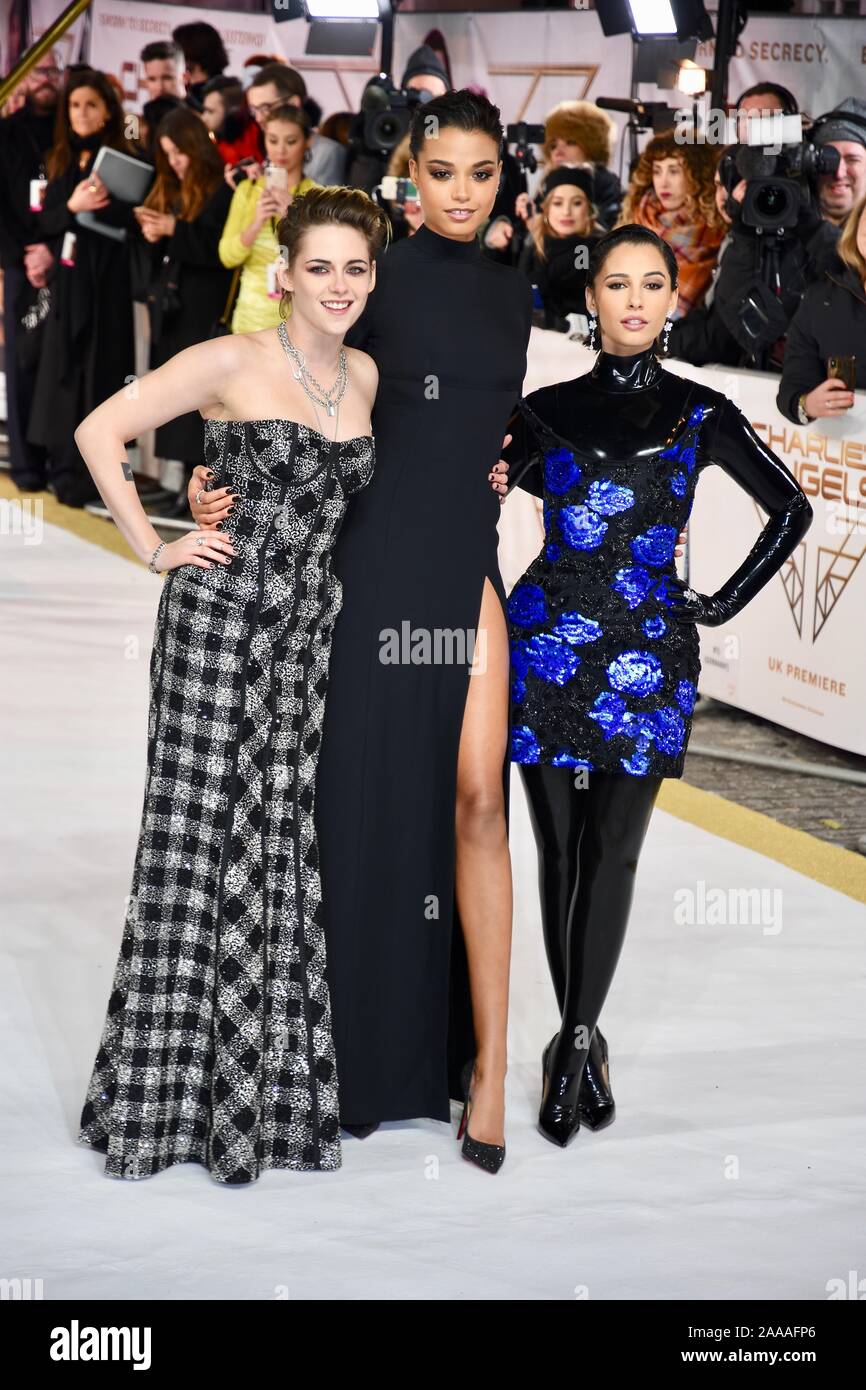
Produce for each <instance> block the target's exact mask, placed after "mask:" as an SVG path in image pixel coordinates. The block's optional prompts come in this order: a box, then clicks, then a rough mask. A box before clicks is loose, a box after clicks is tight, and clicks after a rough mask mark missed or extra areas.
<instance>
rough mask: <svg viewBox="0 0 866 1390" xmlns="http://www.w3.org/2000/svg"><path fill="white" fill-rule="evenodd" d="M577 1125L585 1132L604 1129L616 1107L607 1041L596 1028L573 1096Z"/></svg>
mask: <svg viewBox="0 0 866 1390" xmlns="http://www.w3.org/2000/svg"><path fill="white" fill-rule="evenodd" d="M577 1104H578V1108H579V1110H580V1122H581V1124H584V1125H586V1126H587V1128H588V1129H593V1130H595V1129H604V1128H605V1126H606V1125H609V1124H612V1123H613V1121H614V1119H615V1117H616V1104H615V1103H614V1099H613V1093H612V1091H611V1089H610V1066H609V1062H608V1050H607V1039H606V1038H605V1037H604V1035H603V1033H602V1031H601V1029H600V1028H599V1027H598V1026H596V1028H595V1031H594V1032H593V1035H592V1038H591V1040H590V1044H589V1055H588V1057H587V1059H586V1066H585V1067H584V1069H583V1076H582V1077H581V1079H580V1090H579V1091H578V1094H577Z"/></svg>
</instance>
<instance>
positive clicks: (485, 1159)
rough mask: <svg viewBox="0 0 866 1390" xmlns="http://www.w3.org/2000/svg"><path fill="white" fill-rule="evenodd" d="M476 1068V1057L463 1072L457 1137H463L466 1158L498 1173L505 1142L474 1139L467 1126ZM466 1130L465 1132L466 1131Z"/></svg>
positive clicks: (480, 1166) (463, 1149)
mask: <svg viewBox="0 0 866 1390" xmlns="http://www.w3.org/2000/svg"><path fill="white" fill-rule="evenodd" d="M474 1068H475V1058H474V1057H473V1058H472V1060H471V1061H469V1062H467V1063H466V1065H465V1067H464V1068H463V1071H462V1073H461V1081H462V1084H463V1097H464V1100H463V1114H462V1116H461V1119H460V1128H459V1129H458V1131H457V1139H458V1141H459V1140H460V1138H461V1136H462V1138H463V1147H462V1148H461V1150H460V1152H461V1154H462V1155H463V1157H464V1158H468V1159H469V1162H470V1163H475V1164H477V1166H478V1167H479V1168H483V1169H484V1171H485V1172H486V1173H498V1172H499V1169H500V1168H501V1167H502V1165H503V1163H504V1162H505V1145H504V1144H485V1143H483V1142H482V1141H481V1140H480V1139H473V1138H472V1135H471V1134H470V1133H469V1130H468V1129H467V1128H466V1124H467V1120H468V1118H469V1112H470V1110H471V1108H472V1101H471V1098H470V1095H469V1087H470V1085H471V1082H472V1072H473V1070H474ZM464 1131H465V1133H464Z"/></svg>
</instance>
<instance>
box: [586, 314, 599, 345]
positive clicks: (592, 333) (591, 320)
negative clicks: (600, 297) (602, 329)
mask: <svg viewBox="0 0 866 1390" xmlns="http://www.w3.org/2000/svg"><path fill="white" fill-rule="evenodd" d="M597 323H598V319H597V318H596V316H595V314H590V316H589V337H588V338H587V341H586V346H587V347H588V348H590V350H591V351H593V352H594V351H595V349H596V347H597V346H598V344H597V343H596V341H595V327H596V324H597Z"/></svg>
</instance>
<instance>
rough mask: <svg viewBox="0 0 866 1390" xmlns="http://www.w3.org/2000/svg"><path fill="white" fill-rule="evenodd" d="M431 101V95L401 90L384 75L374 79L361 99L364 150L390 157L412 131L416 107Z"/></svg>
mask: <svg viewBox="0 0 866 1390" xmlns="http://www.w3.org/2000/svg"><path fill="white" fill-rule="evenodd" d="M429 100H430V93H429V92H423V91H417V90H416V89H415V88H413V87H408V88H405V87H398V86H396V84H395V83H394V82H393V81H392V80H391V78H390V77H388V76H387V75H385V74H384V73H382V74H380V75H379V77H375V78H373V79H372V80H371V81H370V82H368V83H367V86H366V88H365V90H364V95H363V96H362V98H361V115H362V116H363V118H364V126H363V133H362V137H361V138H362V140H363V144H364V148H365V149H366V150H367V151H369V152H370V153H371V154H374V153H375V154H386V155H387V154H390V153H391V151H392V150H394V149H396V147H397V145H399V143H400V141H401V140H402V139H403V136H404V135H405V134H406V131H407V130H408V129H409V122H410V121H411V119H412V112H413V111H414V109H415V107H416V106H418V105H420V103H421V102H424V101H429Z"/></svg>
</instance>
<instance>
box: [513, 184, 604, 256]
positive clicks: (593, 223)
mask: <svg viewBox="0 0 866 1390" xmlns="http://www.w3.org/2000/svg"><path fill="white" fill-rule="evenodd" d="M574 168H575V169H583V170H584V171H585V172H587V173H589V174H593V173H595V169H594V167H593V165H592V164H575V165H574ZM573 186H574V187H575V188H578V187H579V185H578V184H575V185H573ZM560 187H561V185H559V184H558V185H557V186H556V187H554V188H551V190H550V192H549V193H548V194H547V195H546V196H545V198H544V199H543V200H542V204H541V212H540V213H539V214H538V215H537V216H536V217H533V218H531V219H530V222H529V235H530V236H531V237H532V240H533V242H534V244H535V250H536V253H537V255H538V259H539V260H541V261H546V260H547V252H546V251H545V249H544V238H545V236H546V235H547V231H548V230H549V226H550V224H549V222H548V219H547V214H548V212H549V210H550V200H551V198H552V197H553V195H554V193H556V192H558V190H559V188H560ZM580 192H581V193H583V196H584V197H585V198H586V201H587V204H588V206H589V226H588V227H587V229H586V231H585V232H583V233H578V235H579V236H580V235H582V236H587V237H588V236H593V235H594V234H595V233H597V232H599V231H600V230H601V229H600V227H599V225H598V208H597V207H596V205H595V203H594V202H593V201H592V199H591V198H590V197H589V195H588V194H587V193H586V191H585V190H584V189H582V188H581V189H580ZM551 235H553V234H552V233H551Z"/></svg>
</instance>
